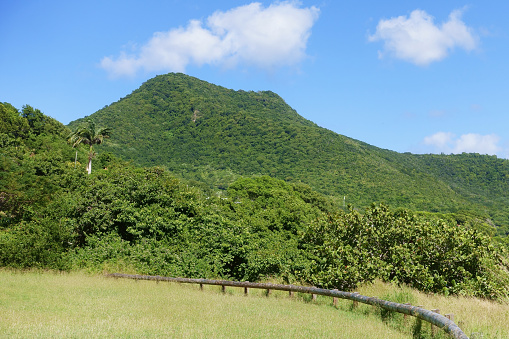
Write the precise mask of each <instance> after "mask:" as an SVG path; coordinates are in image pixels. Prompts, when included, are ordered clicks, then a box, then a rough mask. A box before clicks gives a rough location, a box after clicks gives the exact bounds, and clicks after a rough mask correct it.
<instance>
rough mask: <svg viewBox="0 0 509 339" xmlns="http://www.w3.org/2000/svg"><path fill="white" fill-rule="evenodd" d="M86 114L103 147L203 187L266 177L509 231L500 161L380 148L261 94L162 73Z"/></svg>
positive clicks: (505, 164) (508, 199)
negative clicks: (104, 132)
mask: <svg viewBox="0 0 509 339" xmlns="http://www.w3.org/2000/svg"><path fill="white" fill-rule="evenodd" d="M91 117H93V119H94V121H97V123H98V124H102V125H105V126H110V127H111V128H112V129H114V130H115V135H113V136H112V138H111V142H109V143H108V144H107V145H104V146H101V148H102V149H103V150H105V151H108V152H111V153H113V154H115V155H117V156H120V157H122V158H123V159H127V160H132V161H134V162H135V163H136V164H138V165H142V166H164V167H165V168H167V169H169V170H170V171H171V172H173V173H175V174H176V175H179V176H180V177H182V178H185V179H186V180H193V182H194V183H198V182H199V183H201V184H200V186H202V187H204V188H208V189H209V194H210V193H211V192H216V193H217V192H222V193H223V192H224V191H225V190H226V189H227V188H228V186H229V185H230V184H231V183H233V182H234V181H235V180H236V179H237V178H238V177H239V176H242V175H244V176H251V175H270V176H271V177H276V178H279V179H282V180H285V181H287V182H292V183H296V182H303V183H306V184H307V185H309V186H310V187H312V189H313V190H314V191H318V192H320V193H322V194H325V195H328V196H334V198H335V199H336V200H339V201H341V202H343V199H345V200H346V203H348V204H352V205H354V206H356V207H357V208H367V207H369V205H370V204H371V203H372V202H384V203H387V204H389V205H391V206H394V207H402V208H406V209H412V210H421V211H428V212H433V213H449V214H450V213H463V212H466V213H467V214H469V213H470V214H474V215H475V216H476V217H475V219H478V220H479V221H480V222H481V223H485V224H488V225H490V224H493V225H495V226H496V227H497V229H496V233H497V234H498V235H499V236H501V237H504V236H506V235H507V234H509V207H508V206H509V193H508V192H509V180H508V178H509V160H503V159H497V158H496V157H490V156H481V155H478V154H461V155H450V156H449V155H413V154H400V153H396V152H391V151H388V150H383V149H379V148H376V147H373V146H370V145H367V144H365V143H363V142H360V141H357V140H353V139H350V138H348V137H345V136H342V135H338V134H336V133H334V132H332V131H329V130H326V129H324V128H321V127H319V126H317V125H315V124H314V123H312V122H311V121H309V120H306V119H304V118H303V117H301V116H299V115H298V114H297V112H295V111H294V110H293V109H292V108H291V107H290V106H288V105H287V104H286V103H285V102H284V100H283V99H282V98H280V97H279V96H278V95H277V94H275V93H273V92H270V91H265V92H253V91H249V92H246V91H242V90H239V91H234V90H230V89H226V88H223V87H220V86H215V85H213V84H210V83H207V82H205V81H201V80H199V79H196V78H193V77H190V76H187V75H184V74H166V75H160V76H157V77H155V78H153V79H151V80H149V81H147V82H145V83H144V84H143V85H142V86H141V87H140V88H138V89H137V90H135V91H133V92H132V93H131V94H130V95H128V96H126V97H125V98H123V99H121V100H119V101H117V102H115V103H112V104H111V105H109V106H107V107H105V108H103V109H101V110H99V111H98V112H96V113H94V114H93V115H92V116H91ZM83 120H84V119H80V120H77V121H75V122H72V123H71V124H70V126H71V127H73V128H74V127H77V126H78V125H79V124H80V123H81V122H82V121H83ZM486 230H487V231H488V232H491V231H492V229H491V228H490V227H488V228H486Z"/></svg>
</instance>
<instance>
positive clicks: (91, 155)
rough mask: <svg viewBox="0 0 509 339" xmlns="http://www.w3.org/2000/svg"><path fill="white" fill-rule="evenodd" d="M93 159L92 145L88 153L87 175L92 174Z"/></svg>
mask: <svg viewBox="0 0 509 339" xmlns="http://www.w3.org/2000/svg"><path fill="white" fill-rule="evenodd" d="M93 157H94V149H93V148H92V145H90V153H88V165H87V172H88V174H90V173H92V158H93Z"/></svg>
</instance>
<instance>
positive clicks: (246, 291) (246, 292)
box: [244, 287, 248, 295]
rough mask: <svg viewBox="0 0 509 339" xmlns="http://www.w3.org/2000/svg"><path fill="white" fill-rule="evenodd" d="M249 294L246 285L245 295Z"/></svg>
mask: <svg viewBox="0 0 509 339" xmlns="http://www.w3.org/2000/svg"><path fill="white" fill-rule="evenodd" d="M247 294H248V288H247V287H244V295H247Z"/></svg>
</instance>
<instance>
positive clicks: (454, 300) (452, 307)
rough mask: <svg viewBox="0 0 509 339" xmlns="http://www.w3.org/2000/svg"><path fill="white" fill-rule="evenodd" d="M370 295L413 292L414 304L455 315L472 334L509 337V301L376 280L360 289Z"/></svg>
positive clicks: (456, 319) (459, 322) (467, 331)
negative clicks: (427, 290)
mask: <svg viewBox="0 0 509 339" xmlns="http://www.w3.org/2000/svg"><path fill="white" fill-rule="evenodd" d="M358 292H359V293H361V294H363V295H367V296H376V297H383V296H385V295H391V294H395V293H397V292H405V293H409V294H411V295H412V296H413V298H414V300H415V301H414V305H422V306H423V308H425V309H428V310H431V309H439V310H440V313H441V314H448V313H452V314H454V322H455V323H456V324H458V325H459V326H460V327H461V329H462V330H463V331H464V332H465V334H467V335H468V336H471V337H482V338H483V339H486V338H501V339H502V338H504V339H507V338H509V304H507V303H497V302H493V301H489V300H483V299H476V298H466V297H454V296H448V297H446V296H443V295H429V294H425V293H421V292H419V291H416V290H413V289H410V288H407V287H397V286H394V285H391V284H385V283H382V282H376V283H374V284H372V285H366V286H363V287H361V288H359V289H358Z"/></svg>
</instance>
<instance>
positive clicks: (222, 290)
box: [221, 285, 226, 293]
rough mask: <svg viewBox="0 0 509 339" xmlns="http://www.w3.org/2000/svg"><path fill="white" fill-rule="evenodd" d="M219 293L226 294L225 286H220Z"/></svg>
mask: <svg viewBox="0 0 509 339" xmlns="http://www.w3.org/2000/svg"><path fill="white" fill-rule="evenodd" d="M221 292H223V293H226V286H225V285H221Z"/></svg>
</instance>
